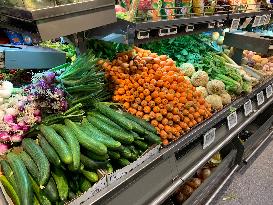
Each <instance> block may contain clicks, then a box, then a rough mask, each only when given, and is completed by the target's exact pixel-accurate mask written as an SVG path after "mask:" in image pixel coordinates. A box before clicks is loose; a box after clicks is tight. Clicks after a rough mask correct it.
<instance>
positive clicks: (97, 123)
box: [87, 116, 134, 144]
mask: <svg viewBox="0 0 273 205" xmlns="http://www.w3.org/2000/svg"><path fill="white" fill-rule="evenodd" d="M87 119H88V121H89V122H90V123H91V125H92V127H94V128H97V129H99V130H100V131H101V132H103V133H105V134H106V135H109V136H111V137H113V138H114V139H115V140H118V141H119V142H122V143H127V144H129V143H132V142H133V141H134V136H133V135H132V134H130V133H128V132H125V131H123V130H121V129H118V128H115V127H113V126H111V125H108V124H106V123H105V122H104V121H102V120H100V119H95V118H92V117H90V116H88V117H87Z"/></svg>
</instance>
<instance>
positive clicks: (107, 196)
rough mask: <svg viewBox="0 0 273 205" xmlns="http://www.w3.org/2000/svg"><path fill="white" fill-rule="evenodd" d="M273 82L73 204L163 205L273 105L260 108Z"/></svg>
mask: <svg viewBox="0 0 273 205" xmlns="http://www.w3.org/2000/svg"><path fill="white" fill-rule="evenodd" d="M272 82H273V80H269V81H267V82H265V83H263V84H262V85H260V86H258V87H256V88H255V89H254V90H253V92H252V93H250V94H248V95H247V96H244V97H240V98H239V99H237V100H235V101H234V102H232V104H231V105H229V106H227V107H225V108H224V109H223V110H222V111H220V112H218V113H216V114H215V115H213V116H212V117H211V118H210V119H208V120H206V121H205V122H203V123H201V124H200V125H199V126H196V127H195V128H193V129H192V130H191V131H190V132H189V133H187V134H186V135H184V136H183V137H181V139H179V140H178V141H177V142H174V143H172V144H170V145H169V146H168V147H165V148H162V149H161V150H160V151H159V152H158V153H156V154H155V155H153V156H151V157H150V158H148V159H146V160H145V161H144V162H143V163H142V164H140V165H139V166H137V167H135V168H134V169H132V170H131V171H129V172H128V173H127V174H126V175H125V176H123V177H121V178H120V179H118V180H116V181H114V182H113V183H110V184H108V186H107V187H105V188H104V189H102V190H101V191H100V192H99V193H97V194H96V195H94V196H91V195H90V193H89V192H86V193H84V194H83V195H82V196H81V197H79V198H78V199H76V202H72V203H71V204H75V203H81V204H84V205H86V204H100V205H103V204H112V205H115V204H129V203H130V204H136V205H138V204H160V203H162V202H163V201H164V200H166V199H167V198H168V197H169V196H170V195H171V194H172V193H173V192H174V191H175V190H176V189H177V188H178V187H179V186H180V185H181V184H183V183H184V182H185V181H186V180H187V179H189V177H191V176H193V174H194V173H195V172H196V171H197V169H199V168H200V167H201V166H203V165H204V164H205V163H206V162H207V161H208V160H209V159H210V158H211V157H212V156H213V154H215V153H216V152H217V151H219V150H221V149H222V148H223V147H224V146H226V145H227V144H229V143H230V142H231V141H232V140H233V139H234V138H236V136H237V134H238V133H239V132H240V131H241V130H242V129H243V128H244V127H246V126H247V125H248V124H250V123H251V122H252V121H253V120H254V119H256V118H257V117H258V116H259V115H260V114H261V113H262V112H263V111H264V110H265V109H266V108H267V107H269V106H270V105H272V104H273V98H268V99H267V98H266V97H264V102H263V103H262V104H261V105H258V104H257V94H258V95H259V96H260V94H261V91H263V93H264V94H265V90H266V87H268V86H269V85H272ZM249 99H251V101H252V108H253V112H252V113H251V114H250V115H249V116H245V113H244V112H245V111H244V104H245V103H246V102H247V101H248V100H249ZM259 103H261V102H260V101H259ZM235 109H236V113H237V124H236V126H235V127H234V128H232V129H229V128H228V123H227V116H228V115H230V114H231V113H232V112H233V111H234V110H235ZM211 128H216V131H215V140H214V141H213V142H212V143H211V144H210V145H209V146H208V147H207V148H206V149H203V145H204V144H203V143H204V142H203V136H204V134H205V133H206V132H207V131H209V130H210V129H211Z"/></svg>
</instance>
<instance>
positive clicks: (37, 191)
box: [29, 175, 51, 205]
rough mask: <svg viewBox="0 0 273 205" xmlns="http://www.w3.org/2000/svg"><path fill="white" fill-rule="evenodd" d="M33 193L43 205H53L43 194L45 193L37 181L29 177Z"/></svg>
mask: <svg viewBox="0 0 273 205" xmlns="http://www.w3.org/2000/svg"><path fill="white" fill-rule="evenodd" d="M29 178H30V181H31V184H32V188H33V191H34V193H35V196H36V197H37V200H38V201H39V203H40V204H42V205H51V202H50V200H49V199H48V198H47V197H46V195H45V194H44V193H43V191H42V190H41V189H40V187H39V186H38V184H37V183H36V182H35V180H34V179H33V178H32V177H31V176H30V175H29Z"/></svg>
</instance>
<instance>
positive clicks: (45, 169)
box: [22, 138, 50, 186]
mask: <svg viewBox="0 0 273 205" xmlns="http://www.w3.org/2000/svg"><path fill="white" fill-rule="evenodd" d="M22 146H23V148H24V150H25V151H26V153H28V154H29V156H30V157H31V158H32V159H33V161H34V162H35V164H36V165H37V167H38V170H39V172H38V173H39V179H38V183H39V185H40V186H43V185H44V184H45V183H46V182H47V181H48V179H49V176H50V164H49V161H48V159H47V158H46V156H45V154H44V152H43V150H42V149H41V147H40V146H38V145H37V144H36V143H35V142H34V140H32V139H30V138H25V139H24V140H23V142H22Z"/></svg>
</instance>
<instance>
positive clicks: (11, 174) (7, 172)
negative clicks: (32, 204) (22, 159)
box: [0, 160, 18, 192]
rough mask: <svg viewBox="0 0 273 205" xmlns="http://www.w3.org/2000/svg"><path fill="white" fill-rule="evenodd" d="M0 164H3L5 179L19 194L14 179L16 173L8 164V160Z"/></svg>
mask: <svg viewBox="0 0 273 205" xmlns="http://www.w3.org/2000/svg"><path fill="white" fill-rule="evenodd" d="M0 163H1V171H2V173H3V174H4V175H5V177H6V178H7V179H8V181H9V182H10V183H11V185H12V187H13V188H14V189H15V191H16V192H18V187H17V183H16V181H15V177H14V172H13V171H12V169H11V167H10V166H9V164H8V162H7V161H6V160H1V161H0Z"/></svg>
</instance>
